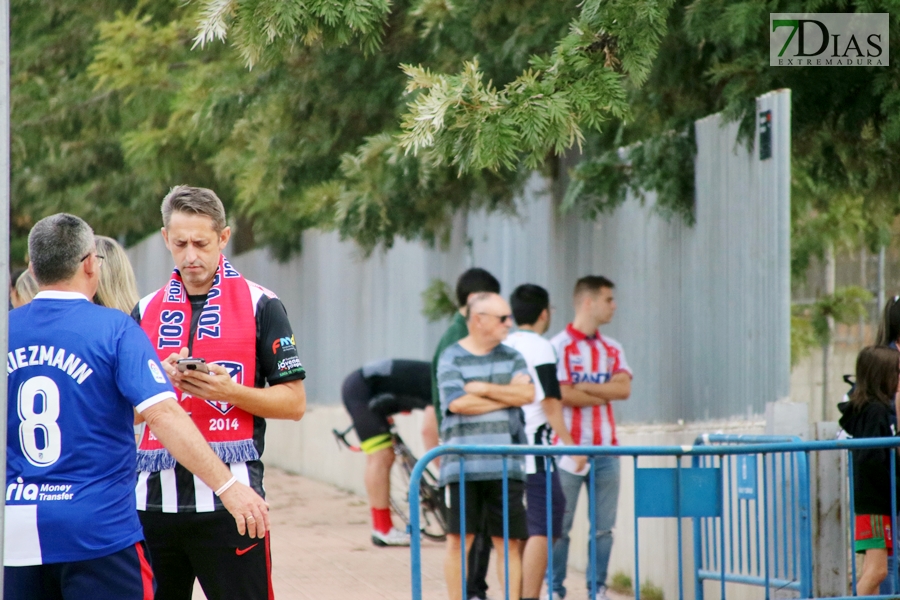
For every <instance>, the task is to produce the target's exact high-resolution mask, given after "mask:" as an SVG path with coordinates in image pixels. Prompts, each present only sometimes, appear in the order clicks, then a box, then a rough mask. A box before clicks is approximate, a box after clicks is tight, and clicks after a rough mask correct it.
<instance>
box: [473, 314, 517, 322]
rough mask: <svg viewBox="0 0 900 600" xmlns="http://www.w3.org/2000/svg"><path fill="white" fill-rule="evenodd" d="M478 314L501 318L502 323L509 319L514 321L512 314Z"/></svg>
mask: <svg viewBox="0 0 900 600" xmlns="http://www.w3.org/2000/svg"><path fill="white" fill-rule="evenodd" d="M477 314H479V315H485V316H488V317H494V318H496V319H500V322H501V323H506V322H507V321H509V322H510V323H512V315H492V314H491V313H477Z"/></svg>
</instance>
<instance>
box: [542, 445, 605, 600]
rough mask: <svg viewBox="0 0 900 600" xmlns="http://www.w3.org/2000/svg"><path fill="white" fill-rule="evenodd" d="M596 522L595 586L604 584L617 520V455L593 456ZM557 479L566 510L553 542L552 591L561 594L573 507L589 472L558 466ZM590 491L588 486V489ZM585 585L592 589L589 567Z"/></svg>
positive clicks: (563, 593)
mask: <svg viewBox="0 0 900 600" xmlns="http://www.w3.org/2000/svg"><path fill="white" fill-rule="evenodd" d="M592 468H593V469H594V497H595V505H594V508H595V521H594V522H595V525H596V528H597V530H596V533H595V535H596V540H597V554H596V562H595V563H594V565H593V568H594V571H595V572H596V573H597V588H598V589H599V587H600V586H601V585H606V571H607V568H608V567H609V555H610V552H611V550H612V542H613V538H612V528H613V526H614V525H615V524H616V509H617V508H618V504H619V457H618V456H598V457H596V458H594V459H593V467H592ZM559 480H560V483H561V484H562V489H563V494H564V495H565V497H566V512H565V515H564V516H563V528H562V535H561V536H560V537H559V539H558V540H556V542H554V544H553V591H554V592H556V593H557V594H559V595H560V596H562V597H565V595H566V587H565V586H564V585H563V582H564V581H565V579H566V563H567V562H568V560H569V532H570V531H571V530H572V521H573V520H574V519H575V508H576V505H577V503H578V494H579V492H580V491H581V486H582V485H583V486H585V487H587V486H589V485H590V481H591V480H590V473H587V474H585V475H573V474H572V473H569V472H567V471H563V470H562V469H560V471H559ZM588 492H589V493H590V490H588ZM590 556H591V555H590V541H588V561H590ZM586 575H587V589H588V590H590V589H591V569H590V568H588V569H587V574H586Z"/></svg>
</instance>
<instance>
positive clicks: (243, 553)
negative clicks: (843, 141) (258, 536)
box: [234, 542, 259, 556]
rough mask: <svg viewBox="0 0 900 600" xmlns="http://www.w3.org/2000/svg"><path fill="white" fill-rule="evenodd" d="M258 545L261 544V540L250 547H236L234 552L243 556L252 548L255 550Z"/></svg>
mask: <svg viewBox="0 0 900 600" xmlns="http://www.w3.org/2000/svg"><path fill="white" fill-rule="evenodd" d="M257 546H259V542H256V543H255V544H253V545H252V546H250V547H249V548H235V549H234V553H235V554H237V555H238V556H243V555H245V554H247V553H248V552H250V551H251V550H253V549H254V548H256V547H257Z"/></svg>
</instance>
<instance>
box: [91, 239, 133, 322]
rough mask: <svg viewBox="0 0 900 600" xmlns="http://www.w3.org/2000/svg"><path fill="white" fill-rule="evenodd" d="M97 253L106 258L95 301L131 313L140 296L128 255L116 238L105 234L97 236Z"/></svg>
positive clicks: (101, 270)
mask: <svg viewBox="0 0 900 600" xmlns="http://www.w3.org/2000/svg"><path fill="white" fill-rule="evenodd" d="M97 254H99V255H100V256H103V257H104V258H103V267H102V268H101V269H100V286H99V287H98V288H97V293H96V294H95V295H94V303H95V304H99V305H100V306H106V307H108V308H116V309H118V310H121V311H122V312H123V313H125V314H131V309H133V308H134V307H135V305H136V304H137V303H138V300H140V297H139V296H138V291H137V282H136V280H135V278H134V270H133V269H132V268H131V262H129V260H128V255H127V254H125V250H124V249H123V248H122V246H120V245H119V243H118V242H117V241H116V240H114V239H112V238H108V237H106V236H104V235H98V236H97Z"/></svg>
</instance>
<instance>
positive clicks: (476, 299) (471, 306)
mask: <svg viewBox="0 0 900 600" xmlns="http://www.w3.org/2000/svg"><path fill="white" fill-rule="evenodd" d="M499 295H500V294H495V293H494V292H478V293H477V294H471V295H470V296H469V301H468V302H466V321H467V322H468V321H470V320H471V319H472V315H474V314H475V309H476V308H478V307H479V306H481V305H482V304H484V303H485V302H486V301H488V300H490V299H491V298H494V297H495V296H499Z"/></svg>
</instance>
